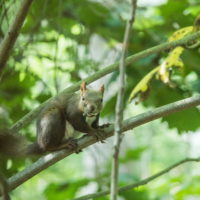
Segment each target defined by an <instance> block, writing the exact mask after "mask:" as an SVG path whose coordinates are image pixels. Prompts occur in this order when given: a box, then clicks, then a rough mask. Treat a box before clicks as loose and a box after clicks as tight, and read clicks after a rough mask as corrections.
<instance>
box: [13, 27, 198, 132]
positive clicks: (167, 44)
mask: <svg viewBox="0 0 200 200" xmlns="http://www.w3.org/2000/svg"><path fill="white" fill-rule="evenodd" d="M199 37H200V31H198V32H196V33H193V34H191V35H189V36H186V37H185V38H183V39H180V40H176V41H173V42H165V43H163V44H160V45H157V46H155V47H152V48H149V49H146V50H144V51H141V52H139V53H136V54H134V55H132V56H129V57H128V58H126V64H127V65H128V64H130V63H132V62H135V61H137V60H140V59H142V58H145V57H147V56H149V55H152V54H154V53H158V52H161V51H164V50H167V49H171V48H174V47H176V46H180V45H185V44H187V43H188V42H189V41H193V40H195V39H197V38H199ZM117 69H118V63H115V64H112V65H109V66H107V67H105V68H104V69H102V70H100V71H98V72H96V73H95V74H93V75H91V76H88V77H87V78H86V79H85V80H84V81H85V82H86V83H88V84H89V83H91V82H93V81H96V80H97V79H99V78H101V77H103V76H105V75H107V74H109V73H111V72H114V71H116V70H117ZM81 82H82V81H79V82H78V83H76V84H74V85H73V86H70V87H68V88H66V89H65V90H63V91H62V92H61V93H59V94H58V95H59V96H61V95H63V94H67V93H72V92H75V91H77V90H78V89H79V87H80V84H81ZM56 97H57V96H56ZM56 97H54V98H56ZM51 99H52V98H50V99H48V100H47V101H46V102H44V103H42V104H41V105H40V106H38V107H37V108H35V109H33V110H32V111H31V112H29V113H27V114H26V115H25V116H24V117H22V118H21V119H20V120H19V121H17V122H16V123H15V124H14V125H13V126H12V127H11V130H12V131H14V132H17V131H19V130H20V129H21V128H22V127H24V126H26V125H27V124H28V123H30V122H32V121H33V119H34V118H35V117H36V116H37V115H38V113H39V112H40V110H41V109H42V108H43V107H44V106H45V105H46V104H47V103H48V102H49V101H50V100H51Z"/></svg>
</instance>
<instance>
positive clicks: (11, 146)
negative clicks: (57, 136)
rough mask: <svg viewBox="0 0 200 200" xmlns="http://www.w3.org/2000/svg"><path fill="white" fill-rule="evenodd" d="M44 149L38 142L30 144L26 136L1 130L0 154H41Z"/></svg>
mask: <svg viewBox="0 0 200 200" xmlns="http://www.w3.org/2000/svg"><path fill="white" fill-rule="evenodd" d="M42 153H44V150H43V149H42V148H40V146H39V145H38V144H37V143H33V144H29V143H28V141H27V140H26V138H25V137H23V136H21V135H19V134H13V133H11V132H10V131H8V130H0V154H1V155H4V156H7V157H26V156H31V155H33V156H34V155H40V154H42Z"/></svg>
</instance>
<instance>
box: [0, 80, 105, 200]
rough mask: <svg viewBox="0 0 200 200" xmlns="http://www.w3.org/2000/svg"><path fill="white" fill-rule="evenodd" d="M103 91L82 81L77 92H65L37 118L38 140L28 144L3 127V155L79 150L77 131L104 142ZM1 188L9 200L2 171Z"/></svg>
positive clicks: (0, 133) (0, 136) (0, 132)
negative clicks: (87, 85) (75, 133)
mask: <svg viewBox="0 0 200 200" xmlns="http://www.w3.org/2000/svg"><path fill="white" fill-rule="evenodd" d="M103 94H104V86H103V85H102V86H101V87H100V89H99V90H97V91H96V90H92V89H88V88H87V87H86V83H85V82H83V83H82V84H81V86H80V91H79V92H78V93H73V94H67V95H62V97H58V98H56V99H55V100H53V101H51V102H50V103H49V104H48V105H46V106H45V107H44V108H43V109H42V110H41V112H40V114H39V117H38V118H37V122H36V128H37V141H36V142H35V143H33V144H29V145H27V141H26V139H25V138H24V137H22V136H20V135H17V134H13V133H11V132H10V131H9V130H0V155H5V156H7V157H25V156H28V155H35V154H42V153H47V152H51V151H57V150H61V149H66V148H68V149H71V150H75V151H76V152H77V153H78V152H79V151H80V150H79V149H77V143H76V140H75V139H74V137H73V136H74V132H75V131H79V132H82V133H86V134H87V135H92V136H94V137H95V138H96V139H97V140H99V141H101V142H103V135H102V133H103V128H104V127H105V126H107V125H102V126H99V124H98V121H99V114H100V111H101V109H102V102H103ZM70 129H71V130H70ZM0 190H1V193H2V194H3V198H4V200H9V195H8V190H7V182H6V179H5V178H4V176H3V174H2V173H1V172H0Z"/></svg>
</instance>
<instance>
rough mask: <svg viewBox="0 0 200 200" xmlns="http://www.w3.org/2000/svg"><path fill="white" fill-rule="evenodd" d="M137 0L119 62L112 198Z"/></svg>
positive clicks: (114, 190) (133, 5) (116, 187)
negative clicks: (127, 61)
mask: <svg viewBox="0 0 200 200" xmlns="http://www.w3.org/2000/svg"><path fill="white" fill-rule="evenodd" d="M136 6H137V0H131V16H130V19H129V20H128V21H127V25H126V30H125V34H124V40H123V46H122V55H121V59H120V63H119V92H118V95H117V103H116V108H115V110H116V111H115V112H116V114H115V133H114V144H113V151H114V152H113V158H112V172H111V185H110V199H111V200H116V199H117V194H118V172H119V152H120V144H121V140H122V134H121V133H122V121H123V111H124V90H125V73H126V61H125V60H126V53H127V50H128V43H129V39H130V35H131V30H132V26H133V23H134V20H135V11H136Z"/></svg>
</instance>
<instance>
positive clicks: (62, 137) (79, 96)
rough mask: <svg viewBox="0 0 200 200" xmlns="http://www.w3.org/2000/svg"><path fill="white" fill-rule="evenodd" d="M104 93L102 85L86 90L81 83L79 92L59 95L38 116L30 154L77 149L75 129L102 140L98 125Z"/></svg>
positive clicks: (84, 85)
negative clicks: (35, 136) (35, 137)
mask: <svg viewBox="0 0 200 200" xmlns="http://www.w3.org/2000/svg"><path fill="white" fill-rule="evenodd" d="M103 94H104V86H103V85H102V86H101V87H100V89H99V90H97V91H96V90H92V89H88V88H87V87H86V83H85V82H83V83H82V84H81V86H80V92H79V93H73V94H67V95H62V97H58V98H56V99H55V100H53V101H52V102H50V103H49V104H48V105H47V106H45V107H44V109H43V110H42V111H41V112H40V114H39V117H38V119H37V142H35V143H34V144H32V145H31V146H29V150H28V151H29V152H30V154H40V153H45V152H50V151H56V150H61V149H65V148H69V149H72V150H74V149H75V150H76V148H77V144H76V141H75V139H74V138H73V135H74V131H79V132H82V133H86V134H88V135H93V136H94V137H96V138H97V140H99V141H101V142H103V135H102V128H104V127H105V125H102V126H99V125H98V121H99V114H100V111H101V109H102V102H103ZM69 129H72V130H71V132H72V133H70V130H69ZM78 151H79V150H77V152H78Z"/></svg>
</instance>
